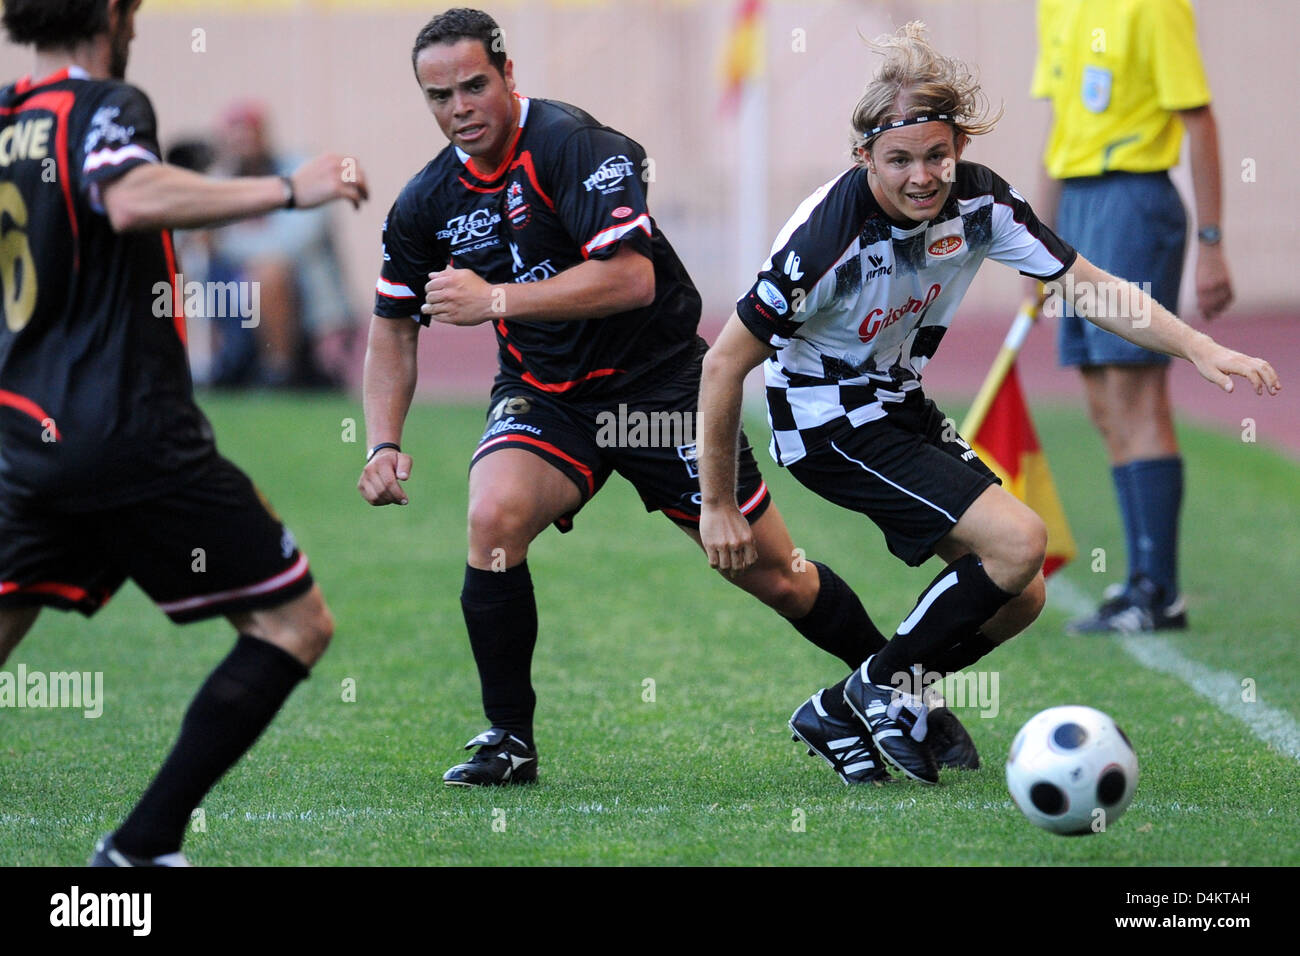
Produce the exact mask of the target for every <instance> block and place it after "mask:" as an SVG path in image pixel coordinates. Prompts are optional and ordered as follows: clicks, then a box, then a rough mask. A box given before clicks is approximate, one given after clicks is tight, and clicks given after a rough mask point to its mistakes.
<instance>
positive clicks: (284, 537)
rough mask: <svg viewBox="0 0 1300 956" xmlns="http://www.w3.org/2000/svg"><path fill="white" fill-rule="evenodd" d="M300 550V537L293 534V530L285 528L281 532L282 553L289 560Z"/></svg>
mask: <svg viewBox="0 0 1300 956" xmlns="http://www.w3.org/2000/svg"><path fill="white" fill-rule="evenodd" d="M297 550H298V539H297V538H295V537H294V536H293V532H292V531H290V530H289V529H288V528H285V529H284V530H283V531H282V532H281V534H280V554H281V555H282V556H283V557H284V559H285V560H286V561H287V560H288V559H289V558H291V557H293V553H294V552H295V551H297Z"/></svg>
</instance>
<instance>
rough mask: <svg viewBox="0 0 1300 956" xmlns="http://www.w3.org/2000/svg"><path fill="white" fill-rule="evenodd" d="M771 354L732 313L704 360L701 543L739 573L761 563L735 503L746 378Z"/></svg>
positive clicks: (713, 561) (721, 565)
mask: <svg viewBox="0 0 1300 956" xmlns="http://www.w3.org/2000/svg"><path fill="white" fill-rule="evenodd" d="M771 354H772V349H771V348H769V347H768V346H767V345H765V344H764V343H763V342H760V341H759V340H758V339H757V338H755V337H754V335H753V334H752V333H751V332H750V331H749V329H747V328H745V326H744V323H742V322H741V321H740V316H738V315H736V314H735V313H734V312H733V313H732V315H731V318H730V319H728V320H727V324H726V325H725V326H723V329H722V333H721V334H720V335H719V336H718V341H717V342H715V343H714V345H713V347H712V348H710V349H709V351H708V353H707V354H706V355H705V356H704V371H703V373H702V375H701V377H700V402H699V413H698V415H699V422H698V423H697V427H696V430H695V435H696V442H697V445H696V456H697V459H698V461H699V464H700V494H701V500H700V540H701V543H702V544H703V545H704V553H705V554H706V555H707V556H708V559H709V566H710V567H712V568H716V569H717V570H719V571H724V572H727V571H729V572H733V573H734V572H738V571H743V570H745V568H747V567H749V566H750V565H752V564H753V563H754V562H755V561H757V560H758V548H757V546H756V545H755V544H754V534H753V532H752V531H751V530H750V527H749V522H748V521H747V520H745V516H744V515H743V514H741V513H740V507H739V506H738V505H737V504H736V458H737V447H738V442H739V438H740V406H741V400H742V399H743V398H744V391H745V376H746V375H747V374H749V371H750V369H752V368H754V367H755V366H757V365H758V364H760V363H761V362H763V361H764V360H765V359H766V358H767V357H768V356H770V355H771Z"/></svg>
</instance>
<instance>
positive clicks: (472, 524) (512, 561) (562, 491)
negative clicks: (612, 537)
mask: <svg viewBox="0 0 1300 956" xmlns="http://www.w3.org/2000/svg"><path fill="white" fill-rule="evenodd" d="M581 504H582V495H581V494H580V493H579V492H578V489H577V486H576V485H574V483H573V482H572V481H571V480H569V478H568V477H567V476H566V475H565V474H564V473H563V472H562V471H560V470H559V469H558V468H556V467H555V466H553V465H550V464H548V463H547V462H546V461H545V460H544V459H542V458H540V457H539V456H537V455H534V454H533V453H532V452H527V451H517V450H515V449H505V450H503V451H497V452H493V453H492V454H489V455H485V456H484V457H482V458H480V459H479V460H478V461H477V462H475V463H474V466H473V468H471V469H470V473H469V559H468V560H469V566H470V567H472V568H478V569H480V570H484V571H487V570H500V569H502V568H512V567H515V566H516V565H518V564H520V563H521V562H522V561H523V560H524V559H525V558H527V556H528V546H529V545H530V544H532V541H533V539H534V538H536V537H537V536H538V535H539V534H541V533H542V532H543V531H545V530H546V528H547V526H548V525H550V524H551V522H553V521H555V520H556V519H557V518H559V517H560V516H562V515H564V514H567V513H568V512H570V511H574V510H576V509H577V508H578V507H579V506H580V505H581ZM503 562H504V563H503Z"/></svg>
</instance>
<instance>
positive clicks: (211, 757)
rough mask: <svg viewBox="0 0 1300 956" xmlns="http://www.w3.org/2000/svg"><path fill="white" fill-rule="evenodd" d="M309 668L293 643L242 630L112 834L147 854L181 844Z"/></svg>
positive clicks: (130, 850)
mask: <svg viewBox="0 0 1300 956" xmlns="http://www.w3.org/2000/svg"><path fill="white" fill-rule="evenodd" d="M307 673H308V672H307V668H306V667H304V666H303V664H302V662H301V661H299V660H298V659H297V658H296V657H294V656H293V655H292V654H290V653H289V652H288V651H285V650H282V649H280V648H278V647H276V646H275V645H274V644H271V643H269V642H267V641H263V640H259V639H258V638H256V637H250V636H249V635H247V634H241V635H239V640H238V641H237V642H236V643H235V647H234V649H233V650H232V651H231V652H230V653H229V654H228V655H227V656H226V659H225V660H223V661H222V662H221V663H220V664H218V665H217V668H216V670H214V671H213V672H212V673H211V674H210V675H208V679H207V680H206V681H205V682H204V684H203V686H202V687H200V688H199V692H198V694H197V695H196V696H195V698H194V700H193V702H192V703H191V704H190V707H189V710H187V711H186V712H185V719H184V720H182V721H181V733H180V737H179V738H178V739H177V741H176V745H175V746H174V747H173V748H172V752H171V753H170V754H169V755H168V757H167V760H166V762H165V763H163V765H162V769H161V770H159V771H158V775H157V776H156V777H154V780H153V783H151V784H150V785H149V789H148V790H146V791H145V793H144V796H142V797H141V798H140V802H139V803H137V804H136V806H135V809H134V810H132V811H131V814H130V816H128V817H127V818H126V822H125V823H123V824H122V826H121V827H120V828H119V829H118V830H117V832H116V833H115V834H114V835H113V842H114V843H116V844H117V847H118V849H119V850H121V851H122V852H123V853H126V854H128V855H130V856H142V857H155V856H161V855H163V854H164V853H175V852H177V851H178V850H180V848H181V840H182V839H183V838H184V836H185V827H186V826H187V825H188V824H189V822H190V814H191V813H192V812H193V811H194V808H195V807H197V806H198V805H199V802H200V801H201V800H202V799H203V796H204V794H206V793H207V792H208V791H209V790H211V789H212V787H213V785H214V784H215V783H216V782H217V781H218V780H220V779H221V776H222V775H223V774H224V773H225V772H226V771H227V770H229V769H230V767H231V766H232V765H233V764H234V763H235V761H237V760H238V759H239V758H240V757H242V756H243V755H244V753H245V752H246V751H247V750H248V748H249V747H251V746H253V743H254V741H256V740H257V738H258V737H259V736H260V735H261V733H262V731H263V730H265V729H266V726H267V724H269V723H270V722H271V718H273V717H274V716H275V715H276V712H277V711H278V710H279V709H280V705H281V704H283V703H284V701H285V699H286V698H287V697H288V696H289V693H290V691H292V690H293V689H294V687H295V686H296V685H297V683H298V682H299V681H300V680H302V679H303V678H304V677H306V676H307Z"/></svg>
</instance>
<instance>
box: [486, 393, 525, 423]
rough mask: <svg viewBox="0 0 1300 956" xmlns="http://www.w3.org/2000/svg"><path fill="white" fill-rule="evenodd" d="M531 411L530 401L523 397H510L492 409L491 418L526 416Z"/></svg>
mask: <svg viewBox="0 0 1300 956" xmlns="http://www.w3.org/2000/svg"><path fill="white" fill-rule="evenodd" d="M532 410H533V401H532V399H530V398H525V397H524V396H523V395H512V396H511V397H510V398H503V399H501V401H499V402H497V404H496V407H495V408H493V409H492V417H493V418H495V419H502V418H505V417H506V416H507V415H527V414H528V413H529V412H531V411H532Z"/></svg>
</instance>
